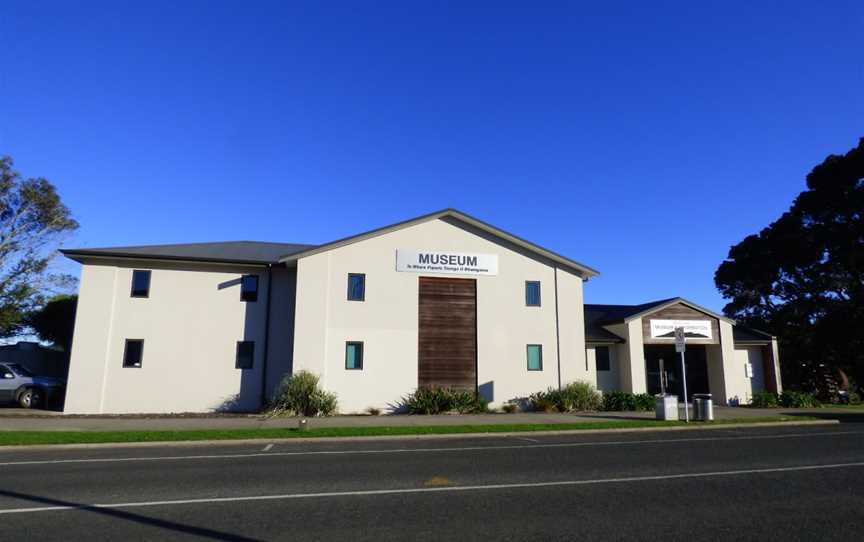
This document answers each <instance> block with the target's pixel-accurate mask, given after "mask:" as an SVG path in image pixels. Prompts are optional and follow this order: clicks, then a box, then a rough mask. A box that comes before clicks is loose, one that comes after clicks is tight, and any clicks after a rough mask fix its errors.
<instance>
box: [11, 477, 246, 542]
mask: <svg viewBox="0 0 864 542" xmlns="http://www.w3.org/2000/svg"><path fill="white" fill-rule="evenodd" d="M0 496H4V497H11V498H13V499H20V500H23V501H29V502H34V503H39V504H41V505H44V506H63V507H70V508H74V509H75V510H81V511H84V512H90V513H94V514H100V515H103V516H108V517H110V518H114V519H119V520H125V521H131V522H134V523H140V524H143V525H149V526H151V527H156V528H159V529H165V530H168V531H174V532H176V533H184V534H189V535H193V536H198V537H201V538H205V539H208V540H230V541H232V542H233V541H236V542H258V540H257V539H255V538H248V537H245V536H241V535H238V534H234V533H226V532H224V531H216V530H213V529H207V528H205V527H196V526H194V525H186V524H183V523H177V522H174V521H168V520H164V519H158V518H151V517H148V516H145V515H142V514H135V513H133V512H127V511H125V510H119V509H116V508H100V507H98V506H93V505H89V504H80V503H76V502H71V501H64V500H60V499H54V498H50V497H40V496H38V495H28V494H26V493H19V492H17V491H9V490H3V489H0Z"/></svg>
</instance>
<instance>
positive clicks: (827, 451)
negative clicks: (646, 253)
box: [0, 424, 864, 542]
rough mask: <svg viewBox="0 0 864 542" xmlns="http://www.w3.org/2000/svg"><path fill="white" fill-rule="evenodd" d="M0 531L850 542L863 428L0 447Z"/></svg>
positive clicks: (863, 476) (863, 519)
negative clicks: (29, 448) (206, 444)
mask: <svg viewBox="0 0 864 542" xmlns="http://www.w3.org/2000/svg"><path fill="white" fill-rule="evenodd" d="M0 480H2V481H3V482H2V484H0V525H2V530H0V532H2V535H0V539H3V540H40V541H51V540H62V541H64V542H68V541H75V540H82V541H83V540H87V541H89V540H93V538H94V535H98V536H97V538H99V539H103V540H129V541H132V540H160V541H168V540H234V541H257V540H351V541H352V542H362V541H366V540H369V541H376V542H378V541H383V540H399V541H404V540H429V541H432V542H438V541H441V540H447V541H450V540H453V541H456V540H485V541H492V540H520V541H521V540H574V539H580V540H664V541H666V540H669V541H672V540H687V541H692V540H698V541H701V540H706V541H708V540H724V541H731V540H782V541H784V542H788V541H797V540H801V541H811V540H820V541H821V540H842V541H849V540H859V539H860V538H861V532H862V529H864V515H862V513H861V511H862V509H864V492H862V487H864V427H861V426H857V425H851V424H850V425H834V426H830V427H785V428H734V429H715V430H712V431H700V430H694V431H688V432H687V433H686V434H680V433H678V434H673V433H668V432H667V433H660V432H647V433H640V434H610V433H604V434H599V435H584V434H576V435H574V434H569V435H558V436H551V437H548V436H537V435H529V436H525V437H522V436H519V437H500V438H482V439H481V438H471V437H463V438H460V439H452V440H447V441H435V442H432V441H421V440H400V441H376V442H348V443H346V442H315V443H291V444H278V443H277V444H275V445H273V444H266V443H258V444H255V445H252V444H250V445H248V446H247V447H237V446H225V445H218V444H214V445H212V446H209V447H207V448H203V449H201V448H195V449H190V448H182V447H175V446H171V445H165V446H162V447H158V448H150V449H146V450H143V449H94V450H56V449H55V450H45V451H39V452H33V451H20V450H14V449H10V450H0Z"/></svg>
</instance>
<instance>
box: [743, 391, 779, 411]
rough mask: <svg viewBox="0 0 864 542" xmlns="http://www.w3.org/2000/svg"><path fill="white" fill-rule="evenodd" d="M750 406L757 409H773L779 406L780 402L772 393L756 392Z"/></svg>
mask: <svg viewBox="0 0 864 542" xmlns="http://www.w3.org/2000/svg"><path fill="white" fill-rule="evenodd" d="M750 406H754V407H757V408H774V407H777V406H780V400H779V398H778V397H777V394H776V393H774V392H773V391H757V392H756V393H754V394H753V399H751V400H750Z"/></svg>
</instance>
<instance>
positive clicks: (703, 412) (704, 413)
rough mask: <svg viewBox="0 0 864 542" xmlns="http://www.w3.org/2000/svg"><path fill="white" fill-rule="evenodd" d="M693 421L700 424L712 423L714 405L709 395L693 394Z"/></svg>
mask: <svg viewBox="0 0 864 542" xmlns="http://www.w3.org/2000/svg"><path fill="white" fill-rule="evenodd" d="M693 419H694V420H698V421H700V422H713V421H714V404H713V403H712V402H711V394H710V393H694V394H693Z"/></svg>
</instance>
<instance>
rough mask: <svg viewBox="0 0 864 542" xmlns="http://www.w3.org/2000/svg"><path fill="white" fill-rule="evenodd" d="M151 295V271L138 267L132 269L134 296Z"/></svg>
mask: <svg viewBox="0 0 864 542" xmlns="http://www.w3.org/2000/svg"><path fill="white" fill-rule="evenodd" d="M149 295H150V271H144V270H141V269H136V270H134V271H132V297H148V296H149Z"/></svg>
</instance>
